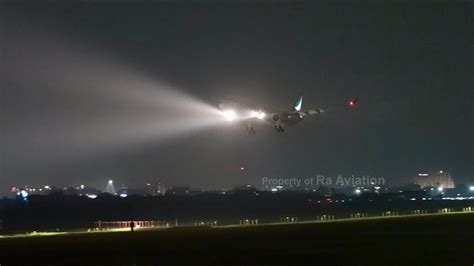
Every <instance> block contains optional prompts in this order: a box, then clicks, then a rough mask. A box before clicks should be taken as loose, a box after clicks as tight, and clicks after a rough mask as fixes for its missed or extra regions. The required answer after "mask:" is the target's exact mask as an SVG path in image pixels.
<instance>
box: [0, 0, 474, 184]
mask: <svg viewBox="0 0 474 266" xmlns="http://www.w3.org/2000/svg"><path fill="white" fill-rule="evenodd" d="M408 3H410V4H408ZM3 5H4V6H3V7H2V8H1V11H0V16H1V21H0V22H1V35H0V38H1V43H0V45H1V46H0V49H1V50H0V52H1V63H0V66H1V72H0V73H1V77H2V78H1V84H0V85H1V95H0V97H1V98H0V101H1V102H0V104H1V116H0V119H1V120H0V122H1V124H0V127H1V142H0V151H1V169H0V170H1V171H0V188H1V190H2V191H7V188H8V187H9V186H12V185H17V186H22V185H28V184H29V185H45V184H49V185H56V186H63V185H74V186H77V185H79V184H85V185H93V186H98V187H103V186H105V184H106V181H107V180H108V179H109V178H113V179H114V180H116V183H124V184H129V185H137V186H140V185H142V184H144V183H145V182H148V181H149V180H150V179H151V178H153V177H159V178H161V180H162V181H163V182H164V183H165V184H166V185H191V186H193V187H202V188H229V187H232V186H234V185H238V184H244V183H252V184H260V183H261V178H262V177H264V176H266V177H278V178H293V177H298V178H307V177H311V176H315V175H318V174H321V175H327V176H337V175H339V174H341V175H346V176H347V175H355V176H361V175H370V176H374V177H385V178H386V180H387V182H389V183H390V184H400V183H405V182H409V181H410V179H409V177H410V176H413V175H415V174H417V173H419V172H433V171H438V170H445V171H448V172H450V173H451V175H452V176H453V178H454V179H455V182H457V183H471V184H472V183H474V167H473V165H474V139H473V136H474V132H473V131H474V130H473V124H474V108H473V102H474V97H473V94H474V93H473V85H474V82H473V73H474V71H473V70H474V69H473V63H474V55H473V43H474V37H473V36H474V35H473V31H472V29H473V28H474V23H473V17H474V16H473V6H472V5H469V4H462V3H460V2H458V3H457V4H448V2H446V3H444V4H443V3H436V4H428V3H426V2H421V3H418V4H416V3H413V2H412V1H409V2H407V4H400V3H386V4H374V3H372V4H361V3H359V4H349V3H337V4H336V3H331V4H324V3H322V2H320V3H318V4H314V3H313V4H309V3H307V4H305V3H297V4H289V3H284V2H280V3H272V2H259V3H257V4H251V3H249V2H241V3H226V4H205V3H194V4H183V3H181V4H172V3H162V4H113V3H107V4H92V3H82V4H72V3H69V4H63V5H59V4H56V5H53V4H34V5H33V4H27V3H25V4H22V5H13V4H10V5H9V4H3ZM299 94H302V95H303V97H304V98H303V109H304V108H322V109H325V110H326V113H325V114H324V115H323V116H320V117H318V116H314V117H310V118H308V119H306V120H304V121H302V122H301V123H299V124H297V125H295V126H292V127H288V128H287V130H286V131H285V133H284V134H277V133H276V132H275V130H274V129H273V128H272V127H266V126H263V125H256V126H255V129H256V131H257V135H255V136H248V135H247V132H246V129H245V125H243V124H241V125H238V124H235V125H233V124H228V123H223V122H221V121H220V119H221V118H220V117H219V115H216V113H217V111H216V106H218V104H219V103H220V102H221V101H222V100H223V99H234V100H235V99H237V101H239V102H241V103H244V104H251V105H254V106H259V107H262V108H265V110H268V111H272V110H277V111H280V110H281V111H285V110H289V109H290V108H291V106H292V103H293V101H294V99H295V97H296V96H297V95H299ZM352 98H358V99H359V101H358V106H357V107H356V108H353V109H351V108H347V101H348V100H350V99H352ZM240 166H244V167H245V170H244V171H241V170H240Z"/></svg>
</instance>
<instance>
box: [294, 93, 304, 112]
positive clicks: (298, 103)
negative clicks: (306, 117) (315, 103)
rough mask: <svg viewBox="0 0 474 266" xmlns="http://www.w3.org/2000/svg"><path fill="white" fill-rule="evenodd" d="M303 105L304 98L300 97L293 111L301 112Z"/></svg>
mask: <svg viewBox="0 0 474 266" xmlns="http://www.w3.org/2000/svg"><path fill="white" fill-rule="evenodd" d="M302 104H303V96H298V98H296V100H295V104H293V111H300V110H301V105H302Z"/></svg>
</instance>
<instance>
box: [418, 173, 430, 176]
mask: <svg viewBox="0 0 474 266" xmlns="http://www.w3.org/2000/svg"><path fill="white" fill-rule="evenodd" d="M418 176H428V174H424V173H419V174H418Z"/></svg>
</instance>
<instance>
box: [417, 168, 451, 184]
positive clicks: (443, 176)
mask: <svg viewBox="0 0 474 266" xmlns="http://www.w3.org/2000/svg"><path fill="white" fill-rule="evenodd" d="M413 179H414V183H415V184H417V185H419V186H420V187H421V188H425V187H439V188H454V181H453V179H452V178H451V176H450V175H449V173H447V172H443V171H439V172H436V173H432V174H424V173H419V174H418V175H417V176H415V177H414V178H413Z"/></svg>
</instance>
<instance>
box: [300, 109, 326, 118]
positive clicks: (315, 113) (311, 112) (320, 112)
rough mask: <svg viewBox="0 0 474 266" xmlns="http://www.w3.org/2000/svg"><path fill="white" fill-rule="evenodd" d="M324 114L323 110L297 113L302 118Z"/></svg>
mask: <svg viewBox="0 0 474 266" xmlns="http://www.w3.org/2000/svg"><path fill="white" fill-rule="evenodd" d="M322 113H324V110H323V109H313V110H303V111H298V114H299V115H300V116H301V117H303V116H309V115H318V114H322Z"/></svg>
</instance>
